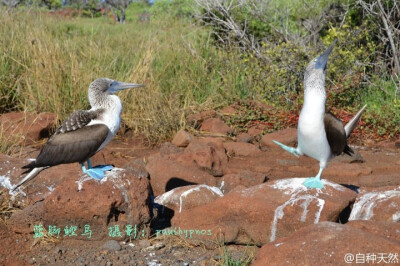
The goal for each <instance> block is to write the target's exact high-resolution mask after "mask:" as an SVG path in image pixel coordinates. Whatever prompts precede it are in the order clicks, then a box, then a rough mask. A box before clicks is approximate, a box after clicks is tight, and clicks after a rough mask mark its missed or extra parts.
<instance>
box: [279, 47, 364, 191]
mask: <svg viewBox="0 0 400 266" xmlns="http://www.w3.org/2000/svg"><path fill="white" fill-rule="evenodd" d="M336 41H337V40H335V41H334V42H333V43H332V44H331V45H330V46H329V48H328V49H327V50H326V51H325V52H324V53H323V54H322V55H320V56H319V57H317V58H315V59H313V60H312V61H311V62H310V63H309V64H308V66H307V68H306V71H305V74H304V104H303V108H302V109H301V112H300V117H299V122H298V126H297V140H298V145H297V148H292V147H288V146H286V145H283V144H282V143H279V142H277V141H274V142H275V143H276V144H278V145H279V146H281V147H282V148H283V149H284V150H286V151H288V152H290V153H292V154H294V155H295V156H297V157H298V156H300V155H303V154H306V155H308V156H310V157H312V158H314V159H316V160H318V161H319V172H318V174H317V175H316V176H315V177H311V178H308V179H306V180H305V181H304V183H303V185H304V186H306V187H308V188H323V187H324V184H323V183H322V181H321V174H322V171H323V170H324V168H325V167H326V166H327V164H328V162H329V161H330V160H332V159H333V158H334V157H335V156H338V155H340V154H342V153H343V152H344V153H346V154H349V155H351V154H352V153H353V151H352V150H351V148H350V147H349V146H348V145H347V138H348V137H349V136H350V134H351V132H352V131H353V129H354V128H355V127H356V125H357V124H358V121H359V120H360V118H361V115H362V113H363V112H364V110H365V108H366V105H365V106H364V107H363V108H362V109H361V110H360V111H358V113H357V114H356V115H355V116H354V117H353V118H352V119H351V120H350V121H349V123H347V124H346V126H345V127H343V124H342V122H341V121H340V120H339V119H337V118H336V117H335V116H334V115H333V114H332V113H331V112H325V102H326V92H325V70H326V65H327V62H328V58H329V54H330V53H331V52H332V50H333V47H334V46H335V43H336Z"/></svg>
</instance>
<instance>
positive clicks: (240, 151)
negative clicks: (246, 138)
mask: <svg viewBox="0 0 400 266" xmlns="http://www.w3.org/2000/svg"><path fill="white" fill-rule="evenodd" d="M224 147H225V149H226V152H227V154H228V155H229V156H253V155H257V154H258V153H261V151H260V149H259V148H258V147H257V146H255V145H253V144H250V143H245V142H234V141H227V142H224Z"/></svg>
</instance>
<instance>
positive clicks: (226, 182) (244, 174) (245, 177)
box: [218, 170, 267, 194]
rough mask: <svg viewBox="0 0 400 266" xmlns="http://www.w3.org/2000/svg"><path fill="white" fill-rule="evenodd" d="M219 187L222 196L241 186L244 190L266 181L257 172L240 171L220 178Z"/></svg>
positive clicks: (264, 177)
mask: <svg viewBox="0 0 400 266" xmlns="http://www.w3.org/2000/svg"><path fill="white" fill-rule="evenodd" d="M218 181H219V187H220V188H221V190H222V192H223V193H224V194H226V193H228V192H230V191H232V190H233V189H234V188H236V187H237V186H239V185H241V186H244V187H246V188H248V187H252V186H255V185H259V184H262V183H264V182H265V181H267V177H266V175H264V174H262V173H257V172H251V171H247V170H242V171H241V172H239V173H234V174H227V175H224V176H223V177H221V179H220V180H218Z"/></svg>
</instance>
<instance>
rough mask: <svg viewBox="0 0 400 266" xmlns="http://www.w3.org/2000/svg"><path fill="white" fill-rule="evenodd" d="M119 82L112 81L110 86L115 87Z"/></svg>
mask: <svg viewBox="0 0 400 266" xmlns="http://www.w3.org/2000/svg"><path fill="white" fill-rule="evenodd" d="M117 83H118V82H116V81H113V82H111V83H110V87H113V86H115V85H117Z"/></svg>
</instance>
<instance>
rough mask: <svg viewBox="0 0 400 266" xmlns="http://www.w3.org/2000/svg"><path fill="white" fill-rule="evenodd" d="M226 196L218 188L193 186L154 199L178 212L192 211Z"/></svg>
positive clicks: (175, 189) (180, 188)
mask: <svg viewBox="0 0 400 266" xmlns="http://www.w3.org/2000/svg"><path fill="white" fill-rule="evenodd" d="M223 196H224V194H223V193H222V192H221V190H220V189H219V188H217V187H210V186H207V185H192V186H184V187H178V188H174V189H173V190H170V191H168V192H166V193H164V194H162V195H160V196H157V197H156V198H155V199H154V202H155V203H157V204H160V205H163V206H165V207H167V208H170V209H172V210H174V211H175V213H176V212H182V211H185V210H190V209H192V208H194V207H197V206H201V205H204V204H207V203H210V202H212V201H214V200H216V199H218V198H220V197H223Z"/></svg>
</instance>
